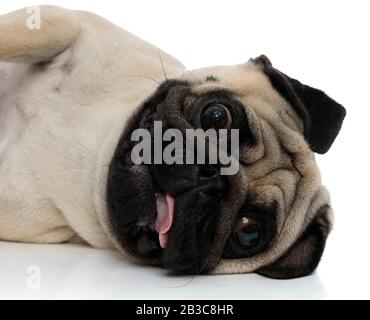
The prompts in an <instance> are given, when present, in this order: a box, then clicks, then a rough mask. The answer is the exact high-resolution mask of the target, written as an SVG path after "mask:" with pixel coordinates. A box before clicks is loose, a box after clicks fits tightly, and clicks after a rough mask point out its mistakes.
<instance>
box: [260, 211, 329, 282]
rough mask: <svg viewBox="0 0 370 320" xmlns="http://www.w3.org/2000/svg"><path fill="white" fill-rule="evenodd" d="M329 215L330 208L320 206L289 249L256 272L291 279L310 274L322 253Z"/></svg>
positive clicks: (270, 276)
mask: <svg viewBox="0 0 370 320" xmlns="http://www.w3.org/2000/svg"><path fill="white" fill-rule="evenodd" d="M331 217H332V211H331V208H330V207H329V206H324V207H322V208H321V209H320V210H319V213H318V214H317V216H316V218H315V219H314V220H313V221H312V222H310V224H309V225H308V227H307V228H306V230H305V231H304V232H303V233H302V234H301V236H300V237H299V238H298V240H296V242H295V243H294V244H293V245H292V246H291V247H290V249H288V251H287V252H286V253H285V254H284V255H283V256H282V257H280V258H279V259H278V260H277V261H275V262H273V263H272V264H270V265H268V266H265V267H262V268H260V269H259V270H257V273H259V274H261V275H264V276H266V277H269V278H274V279H292V278H299V277H304V276H307V275H309V274H311V273H312V272H313V271H314V270H315V269H316V267H317V265H318V264H319V262H320V259H321V256H322V254H323V251H324V248H325V242H326V238H327V236H328V234H329V232H330V229H331V225H332V222H331Z"/></svg>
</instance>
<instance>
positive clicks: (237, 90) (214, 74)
mask: <svg viewBox="0 0 370 320" xmlns="http://www.w3.org/2000/svg"><path fill="white" fill-rule="evenodd" d="M182 79H183V80H185V81H187V82H189V83H190V84H191V86H192V92H194V93H196V94H199V95H202V94H206V93H207V92H210V91H217V90H223V89H226V90H228V91H230V92H232V93H233V94H234V95H235V97H236V98H237V99H239V100H240V101H241V102H242V103H243V105H244V106H245V108H246V110H247V111H248V112H249V113H252V114H253V115H254V116H255V117H259V118H264V119H266V120H268V121H269V122H271V123H272V124H276V123H278V122H279V121H280V120H282V121H283V122H284V123H285V124H289V125H290V126H292V127H293V129H295V130H297V131H301V130H303V127H302V126H303V124H302V121H301V119H300V118H299V117H298V115H297V114H296V113H295V112H294V110H293V109H292V108H291V106H290V105H289V104H288V102H287V101H286V100H285V99H284V98H283V97H281V96H280V95H279V93H278V92H277V91H276V90H275V89H274V88H273V86H272V85H271V83H270V80H269V78H268V77H267V76H266V75H265V74H264V72H263V71H262V70H261V69H260V68H259V67H258V66H257V65H255V64H253V63H252V62H248V63H244V64H239V65H232V66H216V67H208V68H202V69H196V70H191V71H187V72H186V73H185V74H184V75H183V77H182ZM280 118H282V119H280Z"/></svg>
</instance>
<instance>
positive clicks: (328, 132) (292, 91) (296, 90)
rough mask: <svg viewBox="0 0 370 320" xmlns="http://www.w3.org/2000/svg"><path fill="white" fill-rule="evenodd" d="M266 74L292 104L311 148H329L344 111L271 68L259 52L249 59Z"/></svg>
mask: <svg viewBox="0 0 370 320" xmlns="http://www.w3.org/2000/svg"><path fill="white" fill-rule="evenodd" d="M252 61H253V62H254V63H255V64H257V65H259V66H260V67H261V69H262V70H263V72H264V73H265V74H266V75H267V76H268V78H269V79H270V82H271V84H272V86H273V87H274V88H275V89H276V90H277V91H278V92H279V93H280V94H281V95H282V96H283V97H284V98H285V99H286V100H287V101H288V102H289V103H290V104H291V105H292V107H293V108H294V110H295V111H296V112H297V113H298V115H299V116H300V117H301V118H302V119H303V123H304V136H305V139H306V141H307V142H308V143H309V145H310V147H311V150H312V151H314V152H317V153H325V152H327V151H328V150H329V148H330V146H331V145H332V143H333V142H334V140H335V138H336V136H337V135H338V133H339V130H340V128H341V126H342V122H343V119H344V117H345V115H346V110H345V109H344V108H343V106H341V105H340V104H339V103H337V102H335V101H334V100H333V99H331V98H330V97H329V96H327V95H326V94H325V93H324V92H322V91H321V90H318V89H314V88H311V87H309V86H307V85H304V84H302V83H300V82H299V81H298V80H295V79H293V78H290V77H288V76H287V75H285V74H284V73H282V72H280V71H279V70H277V69H275V68H274V67H273V66H272V64H271V62H270V60H269V59H268V58H267V57H266V56H264V55H262V56H260V57H258V58H256V59H253V60H252Z"/></svg>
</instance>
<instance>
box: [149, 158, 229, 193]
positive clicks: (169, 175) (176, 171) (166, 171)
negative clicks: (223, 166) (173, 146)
mask: <svg viewBox="0 0 370 320" xmlns="http://www.w3.org/2000/svg"><path fill="white" fill-rule="evenodd" d="M151 173H152V175H153V178H154V180H155V182H156V184H157V188H158V189H159V191H163V192H169V193H171V194H173V195H175V196H176V195H178V194H181V193H184V192H186V191H188V190H192V189H194V188H199V187H200V188H202V190H208V191H209V193H210V194H212V192H214V193H215V195H216V193H219V192H223V191H225V190H226V187H227V178H226V176H222V175H221V174H220V168H219V167H218V166H215V165H209V164H203V165H194V164H192V165H188V164H183V165H181V164H173V165H166V164H157V165H155V164H153V165H151Z"/></svg>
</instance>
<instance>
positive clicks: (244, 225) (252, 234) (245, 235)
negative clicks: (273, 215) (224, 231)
mask: <svg viewBox="0 0 370 320" xmlns="http://www.w3.org/2000/svg"><path fill="white" fill-rule="evenodd" d="M234 233H235V235H236V237H237V239H238V241H239V243H240V244H241V245H242V246H243V247H251V246H253V245H254V244H256V243H257V242H258V241H259V240H260V237H261V228H260V226H259V225H258V223H257V222H256V221H255V220H254V219H252V218H246V217H243V218H240V220H239V221H238V223H237V224H236V225H235V227H234Z"/></svg>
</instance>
